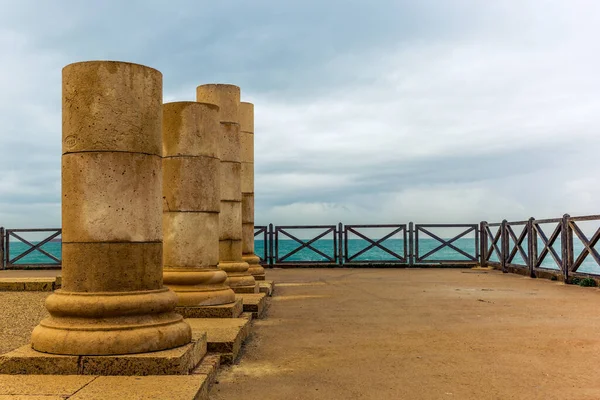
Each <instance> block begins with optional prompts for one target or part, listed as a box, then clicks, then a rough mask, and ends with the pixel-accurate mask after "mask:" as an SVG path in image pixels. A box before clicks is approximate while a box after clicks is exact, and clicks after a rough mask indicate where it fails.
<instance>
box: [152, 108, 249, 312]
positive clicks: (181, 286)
mask: <svg viewBox="0 0 600 400" xmlns="http://www.w3.org/2000/svg"><path fill="white" fill-rule="evenodd" d="M220 129H221V125H220V121H219V107H217V106H216V105H214V104H206V103H196V102H177V103H167V104H165V105H164V107H163V234H164V246H163V261H164V270H163V277H164V283H165V285H167V286H168V287H169V288H170V289H171V290H173V291H174V292H175V293H176V294H177V297H178V300H179V301H178V309H177V311H181V312H182V314H183V315H184V316H190V315H197V313H196V314H194V312H192V311H198V310H187V308H190V307H192V308H194V307H200V306H222V305H226V304H229V305H231V307H230V308H232V309H233V308H235V307H234V305H235V293H234V292H233V290H231V288H230V287H229V285H228V284H227V282H226V281H227V274H226V273H225V271H223V270H221V269H219V268H218V267H217V264H218V262H219V209H220V202H221V196H220V185H219V182H220V160H219V158H218V144H219V137H220ZM224 308H227V307H218V308H214V307H213V309H215V310H219V311H223V309H224ZM237 309H239V305H238V306H237ZM201 311H202V312H201V313H200V314H201V315H206V310H201ZM240 311H241V310H240ZM238 315H239V313H238ZM232 316H234V315H232ZM235 317H237V315H235Z"/></svg>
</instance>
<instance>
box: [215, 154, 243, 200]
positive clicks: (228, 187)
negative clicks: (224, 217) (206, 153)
mask: <svg viewBox="0 0 600 400" xmlns="http://www.w3.org/2000/svg"><path fill="white" fill-rule="evenodd" d="M241 187H242V164H241V163H239V162H228V161H227V162H226V161H221V164H220V167H219V193H220V196H221V197H220V198H221V200H226V201H242V192H241ZM221 207H222V206H221ZM221 212H223V210H222V209H221Z"/></svg>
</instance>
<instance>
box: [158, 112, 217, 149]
mask: <svg viewBox="0 0 600 400" xmlns="http://www.w3.org/2000/svg"><path fill="white" fill-rule="evenodd" d="M220 134H221V123H220V120H219V107H218V106H217V105H215V104H208V103H198V102H195V101H178V102H173V103H165V104H164V106H163V157H173V156H207V157H211V158H219V135H220Z"/></svg>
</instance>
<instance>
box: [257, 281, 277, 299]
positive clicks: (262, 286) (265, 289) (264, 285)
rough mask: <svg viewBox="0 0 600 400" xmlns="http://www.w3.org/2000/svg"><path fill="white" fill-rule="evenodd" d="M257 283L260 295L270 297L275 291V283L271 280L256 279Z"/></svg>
mask: <svg viewBox="0 0 600 400" xmlns="http://www.w3.org/2000/svg"><path fill="white" fill-rule="evenodd" d="M255 279H256V280H257V282H258V287H259V291H260V293H264V294H266V295H267V296H272V295H273V292H274V291H275V283H274V282H273V281H271V280H261V279H260V278H258V279H257V278H256V277H255Z"/></svg>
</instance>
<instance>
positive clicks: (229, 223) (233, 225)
mask: <svg viewBox="0 0 600 400" xmlns="http://www.w3.org/2000/svg"><path fill="white" fill-rule="evenodd" d="M219 232H220V233H219V240H220V241H223V240H230V241H235V240H242V203H241V202H239V201H222V202H221V213H220V214H219ZM223 256H224V255H220V256H219V258H220V259H221V260H223ZM235 256H236V257H235V258H233V259H231V260H239V259H240V257H241V253H240V255H239V256H237V255H235Z"/></svg>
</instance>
